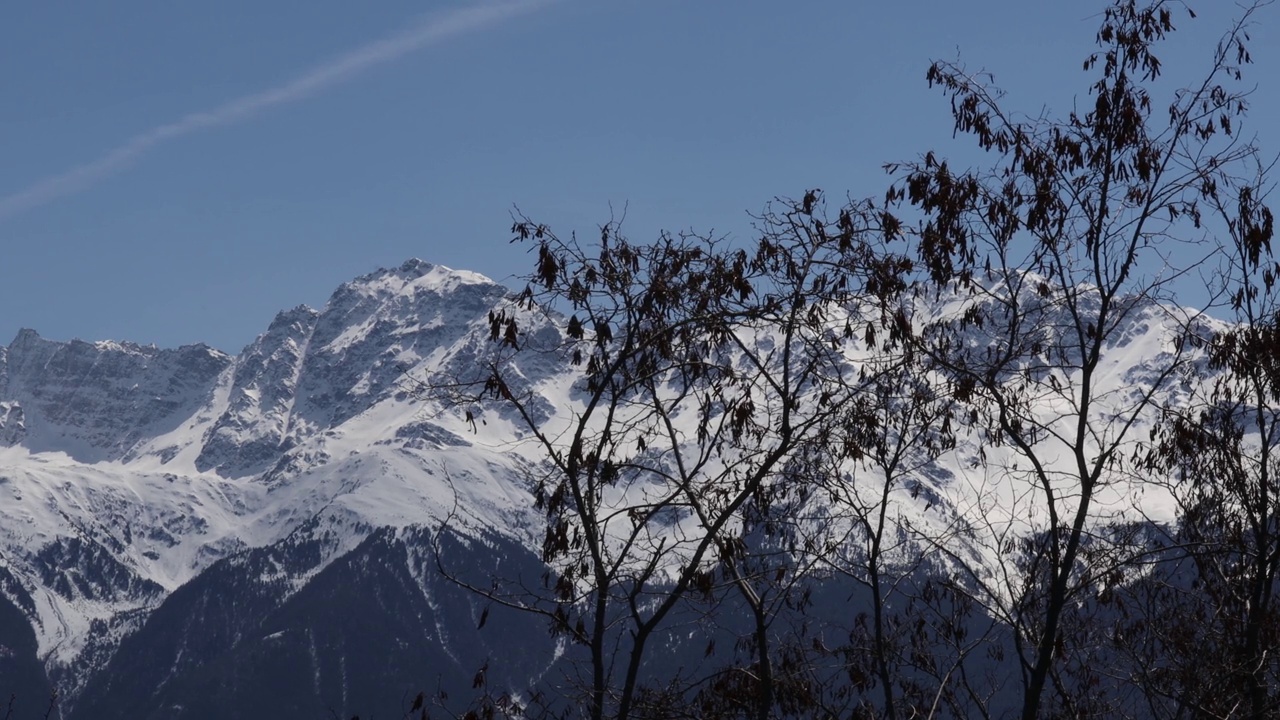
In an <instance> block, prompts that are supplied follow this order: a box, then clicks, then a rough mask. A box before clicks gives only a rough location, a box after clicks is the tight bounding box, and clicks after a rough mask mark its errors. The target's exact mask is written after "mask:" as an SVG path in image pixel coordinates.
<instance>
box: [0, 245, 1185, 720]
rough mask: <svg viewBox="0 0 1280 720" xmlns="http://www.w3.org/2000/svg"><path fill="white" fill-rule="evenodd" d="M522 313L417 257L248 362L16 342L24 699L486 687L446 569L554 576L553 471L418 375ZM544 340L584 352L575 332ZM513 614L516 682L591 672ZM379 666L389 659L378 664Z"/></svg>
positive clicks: (218, 713)
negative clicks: (565, 669) (572, 663)
mask: <svg viewBox="0 0 1280 720" xmlns="http://www.w3.org/2000/svg"><path fill="white" fill-rule="evenodd" d="M509 301H510V293H509V291H508V290H507V289H506V288H503V287H502V286H500V285H498V284H496V283H494V282H492V281H490V280H488V279H487V278H484V277H483V276H480V275H477V274H474V273H469V272H465V271H455V270H451V269H448V268H444V267H441V266H436V265H431V264H429V263H425V262H422V261H419V260H410V261H408V262H406V263H404V264H403V265H401V266H399V267H397V268H392V269H385V270H379V271H376V272H374V273H370V274H368V275H365V276H362V277H360V278H357V279H355V280H353V281H351V282H349V283H345V284H343V285H342V286H340V287H339V288H338V289H337V290H336V291H335V292H334V293H333V295H332V297H331V298H330V299H329V301H328V302H327V303H326V305H325V306H324V307H323V308H321V309H319V310H315V309H312V308H308V307H305V306H299V307H296V308H294V309H292V310H287V311H283V312H281V313H280V314H279V315H277V316H276V318H275V319H274V320H273V321H272V322H271V324H270V325H269V327H268V328H267V329H266V331H265V332H264V333H263V334H262V335H260V336H259V337H258V338H257V339H256V340H255V341H254V342H253V343H251V344H250V345H249V346H247V347H246V348H245V349H244V350H243V351H242V352H241V353H240V354H238V355H236V356H230V355H227V354H225V353H222V352H220V351H218V350H214V349H212V348H209V347H207V346H203V345H193V346H184V347H181V348H177V349H172V350H166V349H157V348H154V347H142V346H138V345H133V344H130V343H123V342H93V343H90V342H84V341H79V340H72V341H68V342H56V341H52V340H47V339H44V338H41V337H40V336H39V335H38V334H37V333H35V332H34V331H29V330H24V331H22V332H21V333H19V335H18V336H17V338H15V339H14V341H13V342H12V343H10V345H9V346H8V347H7V348H0V679H7V678H13V680H12V681H11V682H12V683H13V684H12V685H10V686H6V685H5V683H4V682H0V692H2V693H6V694H7V693H8V692H11V690H10V687H12V688H18V689H22V690H23V691H24V697H23V702H24V703H25V705H24V706H23V707H25V708H27V710H24V712H28V714H30V712H34V710H35V709H36V708H37V707H41V708H42V707H43V706H44V705H45V704H46V703H47V700H46V698H44V697H32V696H40V695H42V694H43V692H32V691H31V688H38V687H40V686H41V685H42V684H43V685H44V686H45V688H46V690H47V689H54V688H56V689H57V690H58V692H59V693H60V697H61V700H60V707H61V712H62V713H63V716H64V717H68V718H79V717H89V716H92V717H116V716H119V717H183V718H188V717H189V718H202V717H211V718H212V717H261V716H268V715H269V713H268V715H264V714H262V713H263V712H265V710H264V708H265V709H268V710H270V711H271V712H272V713H276V714H275V715H273V716H277V717H292V716H302V715H304V714H311V715H315V714H318V713H325V712H330V711H332V712H338V713H339V714H341V715H342V716H350V715H351V714H352V713H353V711H359V710H361V709H364V710H365V711H366V712H367V711H368V708H370V707H371V706H377V707H382V708H391V709H394V708H395V707H397V705H396V703H397V702H399V698H397V697H393V698H388V697H386V696H385V687H386V686H387V684H392V685H394V684H395V683H397V682H399V683H401V684H402V685H405V686H408V685H410V684H412V683H418V684H421V683H423V682H424V680H423V678H424V677H426V675H424V673H425V674H427V675H430V676H431V677H437V678H443V677H446V676H447V678H452V679H443V680H439V682H440V683H441V686H442V687H443V686H445V685H449V686H450V687H453V685H457V686H458V687H459V688H462V689H465V687H466V683H467V682H468V681H469V679H470V678H471V675H472V674H473V673H474V672H475V670H476V668H477V667H478V666H479V665H480V664H481V663H482V662H486V657H489V655H488V654H487V653H491V652H493V651H494V646H493V645H492V643H493V642H494V641H493V639H492V638H490V639H486V638H484V637H480V636H478V635H476V633H475V632H474V630H473V629H474V628H476V626H477V624H483V623H477V618H478V617H479V615H480V613H481V612H482V611H483V608H482V603H481V601H480V599H479V598H478V597H476V596H474V595H473V594H469V593H468V592H466V591H465V590H463V589H461V588H459V587H457V586H454V585H450V584H449V583H447V582H444V581H443V580H442V579H441V578H440V577H439V576H438V573H435V572H433V564H434V563H435V560H434V559H433V557H434V555H433V553H434V552H435V551H436V550H438V549H439V547H440V544H441V543H445V544H448V546H449V548H450V550H449V552H450V557H451V562H454V563H455V564H456V565H457V566H458V567H466V568H470V569H473V570H475V571H476V572H479V573H481V575H480V576H479V580H481V581H482V580H483V573H484V572H485V569H486V568H487V569H489V570H495V571H496V569H497V568H502V572H503V573H505V574H506V575H507V576H512V577H514V576H523V577H537V576H539V575H540V574H541V573H542V572H543V570H544V569H545V568H544V567H543V566H542V565H541V563H540V562H539V560H538V553H537V548H538V547H539V544H540V543H541V532H542V529H541V522H542V519H541V517H540V516H539V515H538V513H537V511H536V510H534V502H533V497H532V494H531V487H530V486H529V481H528V480H527V478H528V477H529V472H528V470H529V468H530V467H531V466H532V464H533V463H534V462H536V460H537V456H536V452H529V453H526V451H528V450H529V448H528V447H526V446H525V445H524V444H522V439H523V437H524V436H523V431H522V430H521V428H520V427H519V425H518V423H513V422H511V418H508V417H504V416H503V415H502V414H501V413H489V414H487V415H485V416H483V417H480V418H479V421H480V422H478V423H477V422H476V419H477V418H467V417H465V416H463V415H462V414H461V413H458V412H454V411H451V410H449V409H447V408H445V407H443V406H442V405H440V404H439V403H434V402H429V401H424V399H423V398H421V397H419V394H418V393H417V392H416V390H417V386H416V384H415V383H414V382H406V378H407V377H412V378H414V379H415V380H416V381H420V380H422V379H424V378H432V377H438V378H457V377H464V376H467V375H468V374H469V373H471V374H473V373H474V372H476V370H477V368H478V367H479V366H480V365H481V364H482V361H483V358H484V357H485V356H486V352H488V350H487V348H490V347H492V345H493V343H492V342H491V341H490V325H489V313H490V312H491V311H493V310H494V309H495V308H498V307H500V306H502V305H503V304H504V303H508V302H509ZM1160 322H1161V320H1160V314H1159V313H1138V314H1137V315H1135V317H1134V319H1133V321H1132V331H1131V332H1128V333H1122V334H1121V337H1123V338H1124V342H1123V344H1122V346H1121V347H1118V348H1117V352H1116V355H1115V361H1114V362H1113V363H1111V365H1110V366H1109V368H1108V372H1109V373H1110V375H1112V376H1113V377H1114V379H1115V382H1116V383H1118V384H1119V385H1123V384H1124V382H1125V378H1126V377H1132V373H1135V372H1141V368H1142V361H1143V358H1144V357H1148V356H1153V355H1154V354H1155V353H1157V352H1158V351H1159V349H1160V347H1162V344H1163V343H1166V342H1167V340H1168V338H1167V333H1165V331H1164V330H1162V328H1161V326H1160ZM524 331H525V333H526V339H531V340H534V341H536V342H541V343H542V344H543V345H544V346H547V347H551V346H554V344H555V343H556V342H557V339H558V338H559V330H558V329H557V328H556V327H555V325H554V323H553V322H552V321H550V320H545V321H543V322H541V323H540V324H539V323H534V324H532V325H530V326H528V327H527V328H525V330H524ZM523 362H524V363H525V364H523V365H521V366H520V367H519V371H520V372H519V375H520V377H521V378H522V382H525V383H527V385H528V387H529V388H535V389H538V390H539V392H540V393H541V394H542V399H541V401H540V402H541V405H539V406H537V407H536V408H535V409H536V411H537V412H539V413H544V414H545V415H546V416H547V417H551V416H553V415H554V414H555V413H556V412H557V410H558V408H561V407H562V406H567V404H568V403H569V402H570V401H569V399H568V398H569V394H568V393H569V392H570V389H569V388H568V386H567V384H566V382H565V381H564V379H563V377H562V376H563V374H564V370H565V367H566V365H565V364H564V363H559V362H557V361H555V360H554V358H552V357H550V356H544V357H540V358H539V357H531V358H530V359H527V360H524V361H523ZM979 452H981V450H979V449H978V448H976V447H973V446H972V445H967V444H965V443H961V445H960V447H959V448H958V449H957V451H956V453H955V457H954V458H952V460H950V461H948V462H949V463H950V464H949V465H947V466H946V467H939V468H936V469H935V470H933V471H931V472H930V473H928V474H926V475H925V477H927V478H929V482H931V483H933V484H932V485H931V486H930V487H927V488H923V489H922V488H921V487H920V486H919V485H918V484H917V486H915V487H913V488H912V489H911V490H910V491H909V492H910V497H909V498H907V496H906V493H908V490H906V489H903V490H902V491H901V492H902V493H903V494H904V507H907V508H908V509H909V510H910V512H911V513H915V514H914V515H912V516H911V517H910V518H909V520H910V521H912V522H917V523H929V522H940V521H939V520H937V518H938V517H939V516H938V513H939V512H940V510H939V509H938V508H943V510H942V511H945V512H950V513H952V514H953V516H954V514H955V513H960V512H963V508H966V507H968V508H970V509H971V510H972V509H973V508H978V509H979V510H980V509H981V508H983V507H988V508H989V507H990V506H991V501H990V499H989V498H988V499H983V500H982V501H981V502H979V501H978V500H977V499H976V498H975V497H973V496H972V493H973V489H972V488H967V489H966V487H965V484H964V483H960V482H955V478H956V477H958V476H959V475H960V474H963V472H964V470H963V468H964V467H965V466H966V464H967V463H970V462H973V461H974V458H976V456H977V453H979ZM996 502H997V504H998V502H999V501H996ZM1156 514H1159V513H1156ZM446 519H447V520H448V524H449V527H450V528H451V529H452V530H453V531H455V532H456V533H457V534H456V535H455V536H451V537H448V538H441V537H440V536H438V534H437V530H438V528H439V527H440V526H441V524H442V523H444V522H445V521H446ZM501 615H502V614H501V613H498V615H497V616H495V619H494V620H493V622H494V623H495V624H497V625H501V626H503V627H505V628H506V630H505V631H504V632H506V633H507V634H508V635H509V636H510V637H512V638H522V640H521V642H522V643H523V646H524V647H526V650H524V651H522V652H521V653H519V654H518V656H517V657H516V658H515V659H514V660H512V662H511V663H510V664H508V665H506V666H505V667H504V668H503V669H502V670H501V671H500V673H502V675H501V676H502V677H506V678H509V679H510V680H511V682H512V683H513V684H519V683H526V684H527V683H528V682H531V681H532V679H536V678H537V677H541V676H542V675H544V674H546V673H548V672H551V671H552V670H551V668H552V666H553V665H554V664H555V663H557V662H560V661H562V660H563V659H564V658H565V657H566V649H565V648H564V647H563V646H562V645H561V646H557V645H556V643H555V642H552V641H551V640H550V639H549V638H548V637H547V635H546V632H545V627H543V626H542V625H541V624H539V623H538V622H536V621H532V620H530V619H528V618H523V619H518V618H515V617H503V616H501ZM340 616H341V617H340ZM344 623H354V624H353V625H351V626H350V627H346V626H344ZM463 635H465V636H466V638H467V639H466V640H465V641H463V640H459V639H458V638H459V637H461V636H463ZM449 638H453V639H452V640H450V639H449ZM464 647H465V648H471V649H465V650H464V649H460V648H464ZM392 648H394V650H392ZM486 648H487V649H486ZM388 653H390V654H388ZM569 654H570V655H572V651H569ZM373 658H382V659H381V660H378V662H379V663H382V662H384V661H385V662H386V663H387V664H386V666H385V667H383V666H382V665H377V668H380V669H373V667H372V666H371V667H367V668H363V669H359V670H357V669H355V666H356V665H357V664H359V663H372V662H374V660H373ZM387 658H393V659H394V662H392V661H391V660H388V659H387ZM495 672H499V671H497V670H496V669H495ZM451 683H452V684H453V685H451ZM12 692H16V690H12ZM192 698H206V700H203V701H201V702H199V703H195V704H193V703H192V700H191V699H192ZM138 708H145V711H140V712H139V711H137V709H138ZM131 713H133V714H131Z"/></svg>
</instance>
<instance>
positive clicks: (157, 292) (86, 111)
mask: <svg viewBox="0 0 1280 720" xmlns="http://www.w3.org/2000/svg"><path fill="white" fill-rule="evenodd" d="M1189 2H1190V5H1191V7H1193V8H1194V9H1195V10H1196V12H1197V13H1198V14H1199V15H1200V17H1199V19H1197V20H1194V21H1191V20H1189V19H1188V18H1187V16H1186V15H1185V13H1182V12H1179V13H1178V14H1177V15H1176V16H1175V17H1176V20H1177V22H1178V24H1179V26H1180V30H1183V31H1185V32H1180V33H1178V35H1177V39H1176V40H1175V41H1174V42H1173V43H1171V44H1170V45H1169V46H1168V49H1167V50H1165V55H1164V58H1163V59H1164V60H1165V62H1166V65H1167V67H1168V73H1169V75H1170V76H1171V77H1172V76H1177V75H1179V74H1180V73H1182V72H1184V71H1186V70H1192V69H1199V68H1202V67H1203V66H1204V61H1206V60H1207V59H1208V57H1209V54H1210V51H1211V49H1212V45H1213V42H1214V41H1215V40H1216V38H1217V37H1218V35H1219V34H1220V33H1221V31H1222V30H1223V29H1225V27H1226V24H1227V22H1228V21H1229V20H1230V18H1231V17H1232V15H1233V13H1235V12H1236V8H1235V6H1234V4H1233V3H1229V2H1226V0H1189ZM1103 6H1104V3H1102V2H1094V1H1092V0H1080V1H1078V2H1076V1H1073V2H1047V1H1044V0H973V1H972V2H963V3H960V2H943V1H942V0H929V1H927V2H926V1H925V0H893V1H892V2H891V1H888V0H878V1H876V0H863V1H860V2H854V1H851V0H826V1H818V0H788V1H787V2H781V1H778V0H768V1H766V0H644V1H640V0H607V1H601V0H558V1H552V2H542V3H534V4H529V3H524V2H514V3H508V4H494V3H489V2H467V1H465V0H448V1H443V0H441V1H438V2H410V1H409V0H379V1H377V2H368V3H352V2H347V1H345V0H344V1H342V2H339V1H338V0H219V2H216V3H186V2H181V3H176V2H172V1H171V0H114V1H113V2H110V3H52V2H43V1H42V0H8V2H5V3H4V5H3V8H0V89H2V90H0V92H3V102H0V249H2V250H3V254H2V255H0V342H7V340H8V339H9V338H11V337H12V336H13V335H14V334H15V333H16V331H17V330H18V328H20V327H33V328H35V329H37V330H38V331H40V332H41V334H43V335H45V336H46V337H51V338H55V339H69V338H72V337H79V338H83V339H88V340H93V339H104V338H112V339H123V340H133V341H135V342H141V343H156V344H158V345H162V346H175V345H179V344H184V343H191V342H201V341H202V342H207V343H209V344H211V345H214V346H215V347H219V348H222V349H225V350H228V351H232V352H235V351H238V350H239V349H240V348H241V347H242V346H244V345H245V344H246V343H248V342H250V341H251V340H252V339H253V337H254V336H255V335H256V334H257V333H259V332H261V331H262V330H264V329H265V327H266V325H267V323H268V322H269V321H270V319H271V318H272V316H273V315H274V314H275V313H276V312H277V311H278V310H280V309H283V308H286V307H292V306H294V305H297V304H299V303H307V304H310V305H313V306H319V305H320V304H322V303H323V302H324V300H325V299H326V297H327V296H328V293H329V292H330V291H331V290H332V289H333V288H334V287H335V286H336V285H337V284H338V283H340V282H343V281H345V280H347V279H350V278H352V277H354V276H356V275H359V274H362V273H365V272H369V271H371V270H373V269H375V268H377V267H380V266H392V265H398V264H399V263H400V262H402V261H403V260H404V259H406V258H408V257H415V256H416V257H421V258H423V259H425V260H429V261H432V262H438V263H443V264H445V265H450V266H453V267H459V268H467V269H471V270H476V271H478V272H482V273H484V274H487V275H489V276H491V277H494V278H495V279H498V280H503V279H506V278H508V277H509V276H511V275H512V274H513V273H518V272H523V271H524V270H526V269H527V268H528V265H529V258H528V257H527V256H525V255H524V254H523V251H522V249H520V248H518V247H513V246H511V245H509V244H508V242H507V241H508V239H509V236H508V228H509V226H510V222H511V221H510V211H511V208H512V207H513V206H519V207H520V208H521V209H522V210H524V211H525V212H526V213H527V214H529V215H531V216H532V217H534V218H536V219H539V220H543V221H545V222H548V223H550V224H552V225H553V226H554V227H555V228H557V230H559V231H561V232H568V231H569V230H571V229H575V228H576V229H578V230H580V231H582V232H586V233H593V232H594V229H595V228H596V227H597V226H598V224H599V223H601V222H603V221H604V220H605V219H607V218H608V216H609V212H610V211H609V206H610V203H612V204H613V206H614V207H615V208H621V207H622V206H623V205H627V206H629V209H628V221H627V224H626V229H627V231H628V233H629V234H630V235H631V236H633V237H635V238H637V239H641V238H645V237H648V236H652V235H653V234H655V233H656V232H657V231H658V230H659V229H660V228H667V229H672V230H678V229H682V228H694V229H697V230H701V231H711V230H713V229H714V230H716V231H720V232H726V233H730V234H732V235H736V236H738V237H747V236H749V234H750V233H749V228H750V225H749V217H748V215H747V213H748V211H754V210H758V209H759V208H760V207H761V206H762V205H763V204H764V203H765V202H766V201H768V200H769V199H770V198H772V197H774V196H778V195H791V196H794V195H798V194H800V193H802V192H803V191H804V189H805V188H809V187H821V188H823V189H824V190H826V191H827V192H828V193H829V194H835V195H838V196H843V195H844V194H845V193H846V192H848V193H852V194H854V195H864V194H868V193H879V192H881V191H882V189H883V173H882V171H881V170H880V166H881V164H882V163H884V162H886V161H891V160H900V159H905V158H911V157H915V156H916V155H917V154H918V153H921V152H923V151H925V150H928V149H930V148H940V149H942V150H943V151H944V152H950V153H952V154H957V153H960V152H962V151H960V150H957V149H956V146H955V145H953V144H952V143H951V140H950V135H951V125H950V121H949V116H948V113H947V102H946V100H945V98H944V97H942V96H941V95H940V94H939V93H938V92H936V91H931V90H930V89H929V88H928V87H927V86H926V84H925V82H924V71H925V69H926V67H927V66H928V62H929V60H930V59H932V58H946V59H954V58H956V57H957V54H958V55H959V57H960V58H961V59H962V60H963V61H964V62H965V63H966V64H968V65H969V66H970V67H971V68H974V69H978V68H985V69H987V70H990V71H992V72H993V73H994V74H995V77H996V81H997V83H999V84H1000V85H1002V86H1004V87H1006V88H1007V89H1008V90H1009V91H1010V102H1011V103H1012V104H1013V105H1014V106H1016V107H1019V108H1022V109H1025V110H1027V111H1029V112H1037V111H1038V110H1039V109H1040V108H1041V107H1046V106H1047V107H1048V108H1050V109H1051V110H1053V111H1063V110H1066V109H1068V108H1069V107H1070V106H1071V104H1072V102H1073V101H1075V100H1076V99H1083V98H1084V96H1085V90H1086V87H1087V76H1086V75H1084V74H1083V73H1082V72H1081V70H1080V63H1081V61H1082V60H1083V58H1084V56H1085V55H1086V54H1087V53H1088V52H1089V51H1090V49H1091V47H1092V44H1091V43H1092V39H1093V34H1094V32H1095V30H1096V27H1097V24H1098V17H1099V16H1098V13H1099V12H1100V10H1101V9H1102V7H1103ZM1260 21H1261V25H1259V26H1258V27H1257V28H1256V29H1255V31H1254V42H1253V46H1252V49H1253V54H1254V57H1255V60H1256V64H1255V66H1254V67H1253V69H1252V71H1251V75H1250V80H1251V82H1254V83H1256V84H1257V85H1258V89H1257V92H1256V95H1255V97H1254V111H1253V114H1252V119H1251V120H1250V122H1249V129H1251V130H1252V131H1253V132H1256V133H1258V134H1259V135H1260V136H1261V139H1262V143H1263V145H1264V147H1266V148H1269V149H1272V151H1273V152H1274V151H1275V149H1277V148H1280V137H1277V135H1280V87H1277V83H1280V72H1278V71H1280V57H1277V55H1280V42H1278V40H1280V31H1277V30H1276V27H1277V26H1278V25H1280V13H1278V12H1276V9H1275V8H1271V9H1269V10H1267V11H1265V12H1263V13H1262V15H1261V16H1260ZM201 113H204V114H203V115H201ZM966 147H967V146H966Z"/></svg>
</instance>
